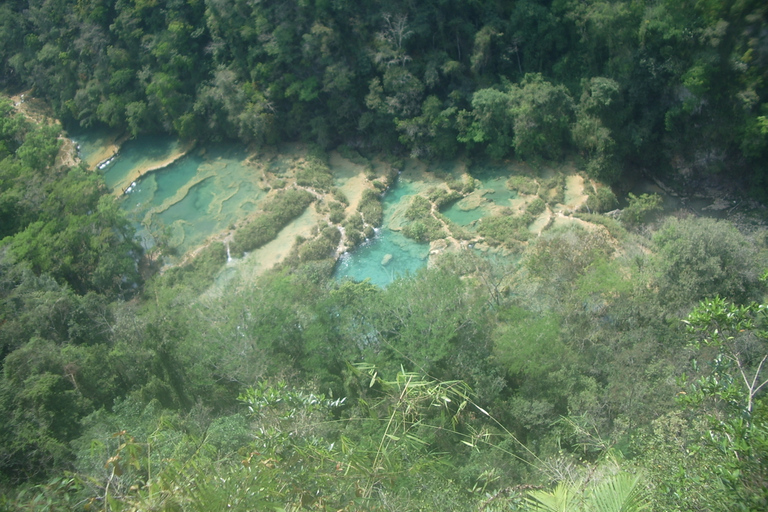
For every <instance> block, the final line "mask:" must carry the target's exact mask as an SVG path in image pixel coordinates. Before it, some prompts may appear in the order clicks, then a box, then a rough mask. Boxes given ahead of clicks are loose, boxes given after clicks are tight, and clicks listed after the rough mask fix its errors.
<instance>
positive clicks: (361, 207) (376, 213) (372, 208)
mask: <svg viewBox="0 0 768 512" xmlns="http://www.w3.org/2000/svg"><path fill="white" fill-rule="evenodd" d="M357 210H358V211H359V212H360V213H361V214H362V215H363V217H364V218H365V222H367V223H368V224H370V225H372V226H375V227H378V226H381V223H382V221H383V220H384V210H383V209H382V207H381V197H380V196H379V194H377V193H376V192H375V191H373V190H371V189H366V190H364V191H363V197H362V198H361V199H360V204H358V205H357Z"/></svg>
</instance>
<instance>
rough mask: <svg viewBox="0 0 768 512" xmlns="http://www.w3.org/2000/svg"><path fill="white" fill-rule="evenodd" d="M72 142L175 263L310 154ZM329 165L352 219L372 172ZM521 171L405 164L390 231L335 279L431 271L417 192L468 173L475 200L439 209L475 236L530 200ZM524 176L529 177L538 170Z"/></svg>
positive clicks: (268, 254)
mask: <svg viewBox="0 0 768 512" xmlns="http://www.w3.org/2000/svg"><path fill="white" fill-rule="evenodd" d="M73 139H74V140H75V141H76V142H77V144H78V146H79V148H80V155H81V158H82V159H83V160H84V161H86V162H87V165H89V166H90V167H91V168H94V169H97V170H98V171H99V172H102V173H103V174H104V178H105V181H106V183H107V186H109V187H110V188H111V189H112V190H113V192H114V194H115V195H116V196H117V197H118V198H119V201H120V206H121V208H122V209H123V210H124V211H126V213H127V214H128V217H129V218H130V219H131V220H132V221H133V222H134V224H135V226H136V228H137V233H138V235H139V236H140V237H141V239H142V240H143V242H144V245H145V247H147V248H151V247H153V246H154V245H155V244H156V243H158V241H162V242H163V243H164V244H165V245H167V246H169V247H171V248H173V249H174V250H175V252H176V255H175V256H173V257H171V258H170V259H167V260H166V261H167V263H171V264H173V263H177V262H179V261H181V259H182V258H183V257H184V255H185V254H187V253H189V252H191V251H193V250H195V249H196V248H198V247H200V246H202V245H204V244H205V243H206V242H207V241H209V240H210V239H212V238H215V239H219V240H223V239H226V237H227V235H228V234H230V233H231V232H232V230H233V228H234V227H235V226H236V225H237V224H238V222H240V221H242V220H243V219H245V218H246V217H247V216H248V215H249V214H251V213H253V212H255V211H256V210H258V208H259V202H260V201H262V200H264V198H265V197H266V196H267V193H268V191H269V189H270V186H269V183H270V180H275V179H282V178H283V177H286V178H288V179H289V180H290V173H289V172H288V171H289V170H290V169H291V168H292V166H294V165H295V164H296V162H297V161H299V160H301V159H302V158H304V157H305V150H304V149H303V148H302V147H301V146H297V145H285V146H281V147H280V148H279V149H278V150H272V152H271V153H270V152H265V153H264V154H253V153H248V151H247V150H246V149H244V148H243V147H242V146H238V145H235V144H217V145H215V146H213V145H211V146H202V147H201V146H196V147H193V146H192V145H183V144H181V143H180V142H179V141H178V140H176V139H174V138H172V137H163V136H159V137H158V136H153V137H149V136H144V137H139V138H137V139H135V140H129V141H125V142H124V143H122V144H121V142H122V141H120V140H118V139H117V138H116V137H114V136H110V135H108V134H102V133H83V134H79V135H75V136H74V137H73ZM118 149H119V151H118ZM371 164H372V165H379V164H377V163H374V162H372V163H371ZM517 165H518V167H520V165H519V164H517ZM329 166H330V169H331V171H332V173H333V176H334V186H335V187H337V188H338V189H339V190H340V191H341V192H342V193H343V194H344V196H345V197H347V198H348V200H349V203H350V204H349V206H348V207H347V213H349V212H354V211H355V208H356V207H357V203H358V202H359V200H360V197H361V195H362V193H363V191H364V190H365V189H366V188H370V186H371V185H370V183H369V182H368V181H367V180H366V177H365V166H364V165H361V164H360V163H359V162H358V163H353V162H352V161H350V160H348V159H346V158H344V157H342V156H341V155H339V154H338V153H336V152H331V153H330V158H329ZM521 169H522V167H521ZM516 170H520V169H513V165H512V164H509V165H501V166H482V165H475V166H473V167H472V168H471V169H466V168H465V166H464V164H462V163H458V162H455V163H448V164H443V165H435V166H432V167H427V165H425V164H423V163H421V162H418V161H415V160H407V161H406V162H405V165H404V168H403V170H402V172H401V173H400V175H399V177H398V179H397V180H396V181H395V182H394V184H393V185H392V186H391V187H390V189H389V190H388V191H387V192H386V193H385V194H384V198H383V202H382V206H383V213H384V217H383V225H382V226H381V227H380V228H378V229H376V233H375V235H374V236H373V237H372V238H371V239H369V240H366V241H365V242H364V243H363V244H361V245H360V246H358V247H356V248H355V249H354V250H352V251H350V252H347V253H344V254H342V255H341V256H340V258H339V260H338V263H337V265H336V268H335V276H336V278H337V279H346V278H350V279H354V280H363V279H370V280H371V282H372V283H374V284H376V285H379V286H386V285H387V284H389V283H390V282H392V281H393V280H394V279H395V278H397V277H398V276H404V275H407V274H408V273H413V272H416V271H417V270H418V269H420V268H422V267H424V266H426V265H427V263H428V260H429V256H430V246H429V244H427V243H417V242H415V241H413V240H411V239H409V238H406V237H405V236H404V235H403V234H402V233H401V232H400V228H401V226H402V224H403V222H404V217H403V214H404V211H405V210H406V209H407V207H408V205H409V204H410V202H411V200H412V198H413V196H414V195H416V194H420V193H422V194H423V193H425V192H426V191H428V190H430V189H431V188H434V187H439V186H443V184H444V183H445V180H446V179H454V180H455V179H459V178H461V177H462V174H465V173H469V174H470V175H471V176H472V178H474V179H475V184H476V189H475V190H474V191H473V192H472V193H471V194H469V195H467V196H466V197H464V198H462V199H460V200H457V201H454V202H453V203H450V204H447V205H445V206H444V207H443V208H442V209H441V213H442V214H443V215H444V216H445V218H447V219H448V220H449V221H450V222H453V223H455V224H457V225H459V226H462V227H464V228H466V229H468V230H470V231H472V230H473V228H474V225H475V224H476V222H477V221H478V220H479V219H481V218H482V217H485V216H488V215H493V214H495V213H498V212H500V211H508V212H509V211H522V210H523V209H524V208H525V206H526V204H527V202H528V201H530V200H531V196H526V197H521V196H519V195H518V193H517V192H515V191H513V190H510V189H509V188H508V187H507V185H506V181H507V178H508V177H509V176H510V173H513V172H516ZM526 172H529V173H530V169H527V170H526ZM583 189H584V180H583V179H582V178H581V177H580V176H569V177H568V178H567V185H566V188H565V203H568V204H566V205H563V206H564V208H571V207H576V206H577V205H578V204H579V203H580V202H582V201H584V200H586V195H584V193H583V192H584V190H583ZM570 203H573V204H570ZM318 209H319V206H317V205H316V204H313V205H311V206H310V207H309V208H308V209H307V211H306V212H305V213H304V214H303V215H301V216H300V217H298V218H297V219H295V220H294V221H293V222H292V223H291V224H289V225H288V226H286V227H285V228H284V229H283V230H282V231H281V233H280V234H279V235H278V237H277V238H276V239H275V240H273V241H272V242H269V243H268V244H266V245H265V246H263V247H261V248H259V249H257V250H255V251H253V252H252V253H250V254H248V255H247V256H246V257H244V258H242V259H241V260H231V261H230V262H229V263H228V267H227V269H226V270H225V272H224V273H223V274H222V279H220V280H221V281H228V280H229V279H231V277H232V276H233V275H234V274H235V273H237V274H239V275H241V278H242V279H239V281H240V282H247V281H249V278H250V277H252V276H255V275H259V274H261V273H263V272H264V271H265V270H267V269H268V268H271V267H272V266H273V265H274V264H276V263H278V262H279V261H281V259H282V258H284V257H285V256H286V255H287V254H288V253H289V252H290V250H291V247H292V246H293V244H294V241H295V239H296V237H297V236H302V237H305V238H306V237H309V236H310V234H311V231H312V229H313V227H314V226H315V225H317V223H318V222H320V221H322V219H323V216H322V215H321V214H320V213H318ZM504 209H506V210H504ZM550 215H552V216H555V215H556V214H555V213H554V212H550V211H549V210H547V212H546V214H544V215H543V216H542V217H541V218H540V219H537V220H536V221H535V222H534V223H533V224H531V226H530V227H529V229H530V230H531V231H532V232H539V231H540V229H543V226H545V225H547V223H549V222H550ZM557 215H560V214H559V213H557ZM555 220H558V219H555Z"/></svg>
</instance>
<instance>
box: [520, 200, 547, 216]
mask: <svg viewBox="0 0 768 512" xmlns="http://www.w3.org/2000/svg"><path fill="white" fill-rule="evenodd" d="M546 209H547V203H545V202H544V200H543V199H542V198H540V197H537V198H536V199H534V200H533V201H531V202H530V203H528V206H526V207H525V213H527V214H529V215H531V216H533V217H536V216H538V215H541V214H542V213H544V211H546Z"/></svg>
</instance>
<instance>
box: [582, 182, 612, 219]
mask: <svg viewBox="0 0 768 512" xmlns="http://www.w3.org/2000/svg"><path fill="white" fill-rule="evenodd" d="M618 204H619V200H618V199H616V194H614V193H613V190H611V189H610V188H609V187H597V189H596V190H595V189H593V191H592V193H591V194H589V197H588V198H587V208H588V209H589V211H591V212H594V213H601V212H607V211H609V210H613V209H614V208H616V206H618Z"/></svg>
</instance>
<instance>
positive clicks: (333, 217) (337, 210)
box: [328, 201, 345, 224]
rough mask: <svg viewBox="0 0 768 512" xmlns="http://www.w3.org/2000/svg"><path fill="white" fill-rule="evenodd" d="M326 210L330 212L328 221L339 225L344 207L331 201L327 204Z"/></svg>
mask: <svg viewBox="0 0 768 512" xmlns="http://www.w3.org/2000/svg"><path fill="white" fill-rule="evenodd" d="M328 209H329V210H330V212H331V213H330V215H329V219H330V221H331V222H333V223H334V224H341V222H342V221H343V220H344V210H345V208H344V205H343V204H341V203H337V202H336V201H332V202H331V203H329V204H328Z"/></svg>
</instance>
